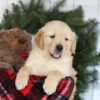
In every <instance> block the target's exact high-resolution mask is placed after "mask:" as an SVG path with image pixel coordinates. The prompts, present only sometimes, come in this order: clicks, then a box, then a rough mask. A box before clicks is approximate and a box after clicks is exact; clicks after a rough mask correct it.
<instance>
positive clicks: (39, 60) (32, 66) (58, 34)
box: [15, 21, 77, 95]
mask: <svg viewBox="0 0 100 100" xmlns="http://www.w3.org/2000/svg"><path fill="white" fill-rule="evenodd" d="M76 40H77V36H76V34H75V33H74V32H72V30H71V29H70V28H69V26H68V25H67V24H65V23H64V22H62V21H51V22H48V23H47V24H46V25H45V26H44V27H42V28H41V29H40V30H39V31H38V33H37V34H36V36H35V41H36V47H35V48H34V49H33V50H32V51H31V53H30V55H29V57H28V59H27V61H26V63H25V65H24V66H23V67H22V68H21V69H20V71H19V72H18V74H17V78H16V82H15V84H16V87H17V89H18V90H20V89H23V88H24V87H25V86H26V85H27V83H28V79H29V75H31V74H35V75H39V76H47V78H46V79H45V82H44V85H43V89H44V91H45V92H46V93H47V94H48V95H50V94H52V93H54V92H55V91H56V87H57V85H58V83H59V81H60V80H61V79H62V78H64V77H66V76H71V77H75V75H76V71H75V70H74V68H73V67H72V66H73V64H72V63H73V56H72V54H74V53H75V49H76ZM58 44H61V45H62V46H63V52H62V53H61V57H60V58H59V59H54V58H53V57H52V56H51V55H50V54H54V52H55V47H56V45H58Z"/></svg>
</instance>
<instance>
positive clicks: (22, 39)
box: [18, 38, 27, 44]
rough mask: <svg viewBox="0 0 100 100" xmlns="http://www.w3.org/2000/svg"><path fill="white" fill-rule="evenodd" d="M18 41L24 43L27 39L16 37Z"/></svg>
mask: <svg viewBox="0 0 100 100" xmlns="http://www.w3.org/2000/svg"><path fill="white" fill-rule="evenodd" d="M18 42H19V43H20V44H25V43H26V42H27V40H26V39H24V38H20V39H18Z"/></svg>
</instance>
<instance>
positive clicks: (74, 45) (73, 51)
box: [70, 33, 78, 55]
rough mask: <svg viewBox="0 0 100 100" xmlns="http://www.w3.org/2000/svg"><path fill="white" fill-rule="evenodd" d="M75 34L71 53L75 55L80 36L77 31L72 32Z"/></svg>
mask: <svg viewBox="0 0 100 100" xmlns="http://www.w3.org/2000/svg"><path fill="white" fill-rule="evenodd" d="M72 36H73V39H72V44H71V49H70V51H71V53H72V54H73V55H74V54H75V50H76V44H77V40H78V37H77V35H76V34H75V33H73V34H72Z"/></svg>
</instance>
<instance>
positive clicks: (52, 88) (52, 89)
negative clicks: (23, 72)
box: [43, 83, 56, 95]
mask: <svg viewBox="0 0 100 100" xmlns="http://www.w3.org/2000/svg"><path fill="white" fill-rule="evenodd" d="M43 89H44V92H45V93H46V94H47V95H51V94H53V93H54V92H55V91H56V85H53V84H51V83H44V85H43Z"/></svg>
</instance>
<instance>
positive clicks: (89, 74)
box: [0, 0, 100, 100]
mask: <svg viewBox="0 0 100 100" xmlns="http://www.w3.org/2000/svg"><path fill="white" fill-rule="evenodd" d="M65 1H66V0H59V1H58V2H56V5H55V6H53V7H52V8H50V9H48V10H46V9H45V6H44V2H45V1H44V0H37V1H36V0H30V2H29V3H24V2H22V1H19V4H12V10H9V9H7V10H6V11H5V13H4V17H3V20H2V22H1V23H0V29H10V28H12V27H16V26H19V27H21V28H22V29H25V30H27V31H28V32H30V33H34V34H35V33H36V31H37V30H38V29H39V28H40V27H41V26H43V25H44V24H45V23H46V22H48V21H51V20H62V21H64V22H66V23H67V24H69V26H70V27H71V28H72V29H73V31H75V32H76V33H77V35H78V44H77V50H76V55H75V59H74V67H75V69H76V70H77V71H78V75H77V77H78V83H77V93H76V96H75V100H82V98H81V96H80V94H81V93H84V92H85V91H86V90H87V89H88V87H89V85H90V84H94V83H96V80H97V72H96V70H95V66H96V65H97V64H98V62H99V61H100V54H97V52H96V43H97V36H98V32H97V22H96V20H95V19H89V20H87V21H85V20H84V11H83V9H82V7H81V6H80V7H78V8H76V9H74V10H71V11H64V12H63V11H60V10H59V8H60V7H62V6H63V5H64V3H65ZM89 69H92V70H89Z"/></svg>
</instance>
